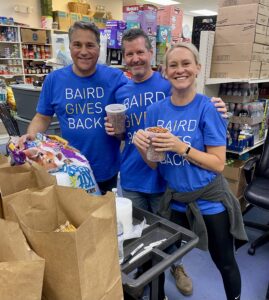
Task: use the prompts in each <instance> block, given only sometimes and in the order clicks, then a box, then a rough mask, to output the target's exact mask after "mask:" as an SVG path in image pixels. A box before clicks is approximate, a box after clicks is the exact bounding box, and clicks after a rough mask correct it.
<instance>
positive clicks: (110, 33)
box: [100, 29, 123, 49]
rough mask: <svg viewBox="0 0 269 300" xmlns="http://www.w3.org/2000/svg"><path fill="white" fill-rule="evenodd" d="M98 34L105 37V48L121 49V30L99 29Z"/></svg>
mask: <svg viewBox="0 0 269 300" xmlns="http://www.w3.org/2000/svg"><path fill="white" fill-rule="evenodd" d="M100 34H102V35H105V36H106V37H107V48H111V49H121V40H122V35H123V30H119V29H101V30H100Z"/></svg>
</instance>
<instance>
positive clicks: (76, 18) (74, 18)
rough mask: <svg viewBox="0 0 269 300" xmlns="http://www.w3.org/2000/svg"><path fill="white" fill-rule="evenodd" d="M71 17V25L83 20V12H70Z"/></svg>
mask: <svg viewBox="0 0 269 300" xmlns="http://www.w3.org/2000/svg"><path fill="white" fill-rule="evenodd" d="M69 19H70V26H71V25H73V24H74V23H75V22H77V21H79V20H81V14H79V13H73V12H70V13H69Z"/></svg>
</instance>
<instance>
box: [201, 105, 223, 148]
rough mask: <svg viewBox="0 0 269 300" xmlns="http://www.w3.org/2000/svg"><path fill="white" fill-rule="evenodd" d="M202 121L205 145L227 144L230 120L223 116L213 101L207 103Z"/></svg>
mask: <svg viewBox="0 0 269 300" xmlns="http://www.w3.org/2000/svg"><path fill="white" fill-rule="evenodd" d="M201 123H202V130H203V135H204V144H205V145H207V146H226V131H227V125H228V121H227V120H226V119H224V118H223V117H222V116H221V114H220V113H219V112H218V111H217V109H216V108H215V106H214V105H213V104H212V103H211V102H208V103H207V105H206V108H205V110H204V112H203V117H202V122H201Z"/></svg>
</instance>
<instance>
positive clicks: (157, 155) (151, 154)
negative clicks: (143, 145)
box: [146, 126, 168, 162]
mask: <svg viewBox="0 0 269 300" xmlns="http://www.w3.org/2000/svg"><path fill="white" fill-rule="evenodd" d="M146 131H147V132H149V138H150V139H151V138H152V137H155V136H157V135H158V134H159V133H166V132H167V131H168V129H166V128H162V127H157V126H156V127H148V128H147V129H146ZM147 159H148V160H150V161H152V162H160V161H163V160H164V159H165V152H157V151H156V150H155V147H154V146H153V145H152V143H150V145H149V147H148V149H147Z"/></svg>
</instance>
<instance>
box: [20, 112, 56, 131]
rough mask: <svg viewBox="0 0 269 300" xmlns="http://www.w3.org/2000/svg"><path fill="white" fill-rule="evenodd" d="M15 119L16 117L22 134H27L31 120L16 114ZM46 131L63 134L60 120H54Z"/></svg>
mask: <svg viewBox="0 0 269 300" xmlns="http://www.w3.org/2000/svg"><path fill="white" fill-rule="evenodd" d="M15 119H16V121H17V124H18V127H19V131H20V135H23V134H25V133H26V132H27V128H28V126H29V124H30V122H31V121H30V120H27V119H23V118H20V117H18V116H15ZM46 133H47V134H53V135H58V136H61V129H60V125H59V122H52V123H51V124H50V126H49V128H48V130H47V131H46Z"/></svg>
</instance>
